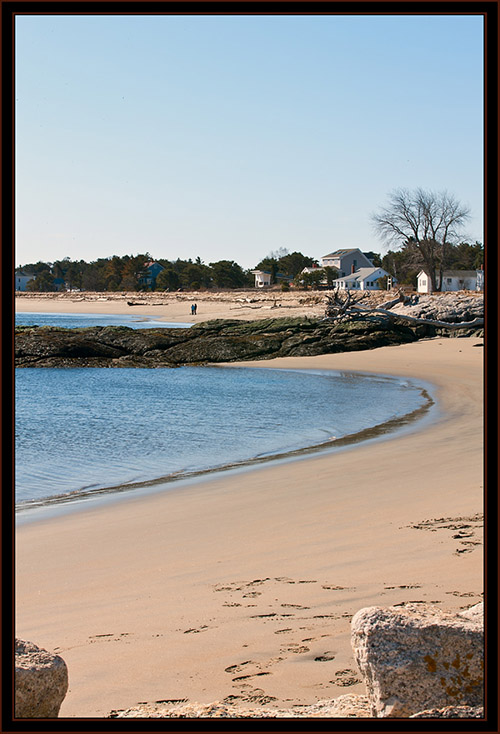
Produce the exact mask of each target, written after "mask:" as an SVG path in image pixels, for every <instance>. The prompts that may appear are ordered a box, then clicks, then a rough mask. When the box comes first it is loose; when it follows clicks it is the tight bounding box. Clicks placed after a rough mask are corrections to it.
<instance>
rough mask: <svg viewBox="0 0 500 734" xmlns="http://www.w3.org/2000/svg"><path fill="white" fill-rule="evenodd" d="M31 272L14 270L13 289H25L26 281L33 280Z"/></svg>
mask: <svg viewBox="0 0 500 734" xmlns="http://www.w3.org/2000/svg"><path fill="white" fill-rule="evenodd" d="M34 277H35V276H34V274H33V273H25V272H24V270H16V271H15V273H14V290H16V291H25V290H26V284H27V283H28V281H30V280H33V278H34Z"/></svg>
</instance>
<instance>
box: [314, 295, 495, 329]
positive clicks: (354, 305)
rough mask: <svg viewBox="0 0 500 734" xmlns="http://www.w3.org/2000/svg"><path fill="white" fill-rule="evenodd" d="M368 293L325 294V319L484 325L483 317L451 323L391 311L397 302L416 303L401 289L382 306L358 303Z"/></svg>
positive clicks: (451, 326)
mask: <svg viewBox="0 0 500 734" xmlns="http://www.w3.org/2000/svg"><path fill="white" fill-rule="evenodd" d="M368 295H369V293H363V294H361V297H358V298H355V297H353V295H352V293H350V292H349V291H335V293H334V294H333V296H327V303H326V308H325V316H324V318H325V319H328V320H332V321H335V322H336V323H341V322H342V321H348V320H350V319H355V318H363V317H365V316H378V315H380V316H385V317H387V318H389V319H390V320H391V321H396V320H399V321H404V322H406V323H408V324H415V325H420V324H423V325H428V326H436V327H439V328H442V329H452V330H453V329H464V328H466V329H470V328H476V327H479V326H484V319H483V318H476V319H474V320H472V321H461V322H458V323H453V322H450V321H439V320H437V319H421V318H417V317H415V316H407V315H406V314H402V313H393V312H391V311H390V309H391V308H392V307H393V306H395V305H396V304H398V303H404V304H407V305H413V304H414V303H418V296H406V295H405V294H404V293H403V291H399V293H398V297H397V298H395V299H393V300H391V301H387V302H386V303H383V304H382V306H375V307H373V308H364V307H363V306H359V305H358V303H359V302H360V301H362V300H363V298H366V297H367V296H368Z"/></svg>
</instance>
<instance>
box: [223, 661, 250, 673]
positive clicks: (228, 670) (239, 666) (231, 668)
mask: <svg viewBox="0 0 500 734" xmlns="http://www.w3.org/2000/svg"><path fill="white" fill-rule="evenodd" d="M245 665H255V663H254V662H253V660H244V661H243V662H242V663H235V664H234V665H229V667H227V668H224V671H225V672H226V673H240V672H241V671H242V670H243V668H244V666H245Z"/></svg>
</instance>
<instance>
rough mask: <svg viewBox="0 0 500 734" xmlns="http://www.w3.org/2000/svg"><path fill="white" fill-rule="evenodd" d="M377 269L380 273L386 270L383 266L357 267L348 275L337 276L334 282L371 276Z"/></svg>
mask: <svg viewBox="0 0 500 734" xmlns="http://www.w3.org/2000/svg"><path fill="white" fill-rule="evenodd" d="M379 271H381V272H382V273H386V272H387V271H386V270H384V268H359V270H356V272H355V273H351V274H350V275H345V276H344V277H343V278H337V279H336V280H335V282H337V281H347V280H351V281H354V280H366V278H369V277H370V276H373V275H374V274H375V273H378V272H379ZM379 277H381V276H379Z"/></svg>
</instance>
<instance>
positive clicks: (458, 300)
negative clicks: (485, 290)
mask: <svg viewBox="0 0 500 734" xmlns="http://www.w3.org/2000/svg"><path fill="white" fill-rule="evenodd" d="M392 311H393V313H395V314H398V313H400V314H402V315H405V316H413V317H414V318H418V319H433V320H434V321H448V322H449V323H451V324H458V323H461V322H463V321H473V320H474V319H479V318H483V317H484V299H483V297H482V296H478V295H467V294H462V293H441V294H439V295H422V294H418V295H417V296H415V297H414V298H413V299H412V303H411V304H410V305H407V304H403V303H399V304H397V305H396V306H394V307H393V308H392Z"/></svg>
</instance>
